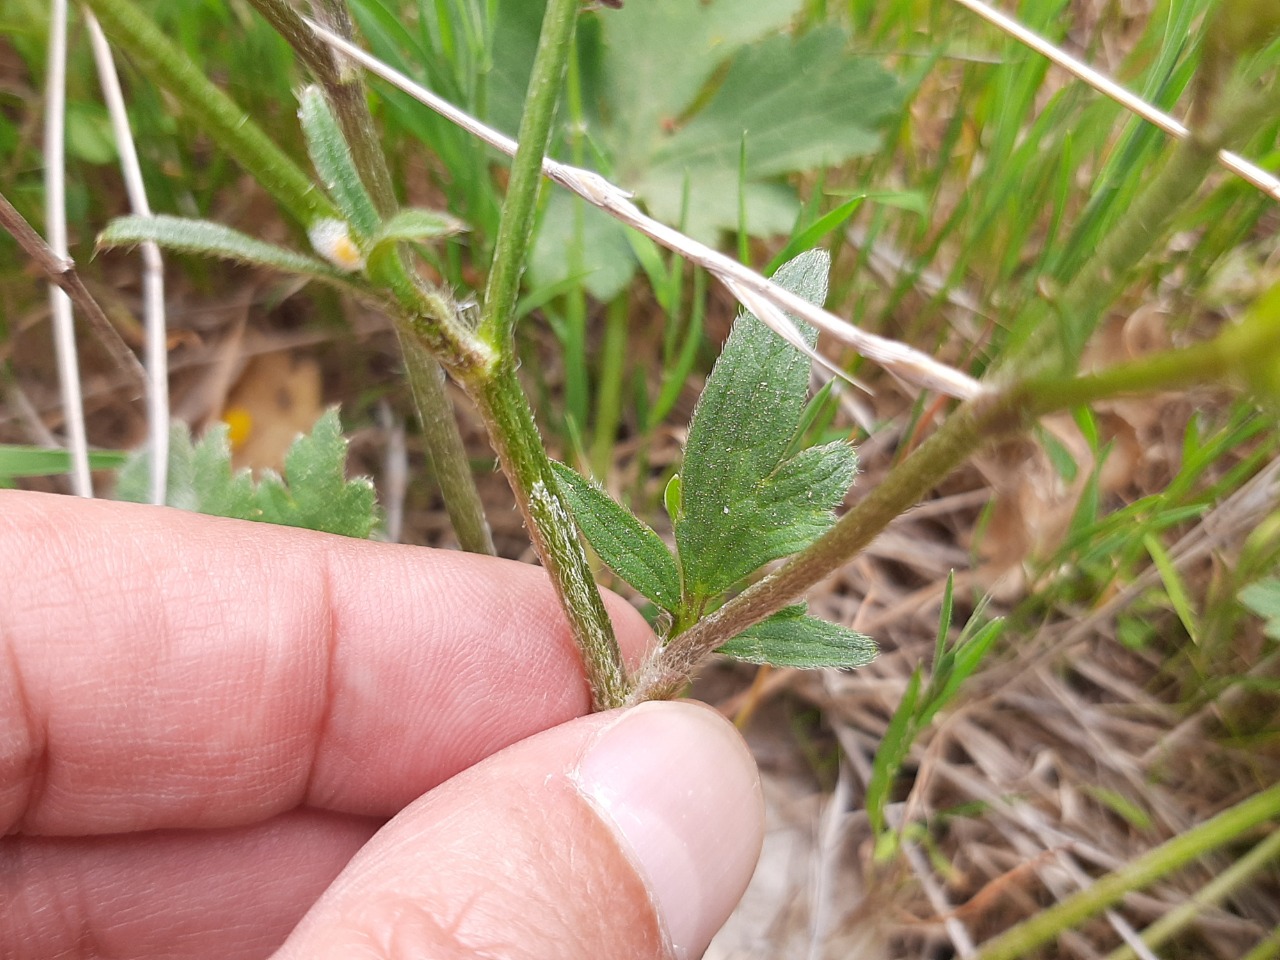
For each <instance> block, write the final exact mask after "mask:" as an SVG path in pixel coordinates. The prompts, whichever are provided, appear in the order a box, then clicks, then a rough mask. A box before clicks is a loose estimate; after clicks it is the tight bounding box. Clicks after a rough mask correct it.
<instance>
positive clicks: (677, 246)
mask: <svg viewBox="0 0 1280 960" xmlns="http://www.w3.org/2000/svg"><path fill="white" fill-rule="evenodd" d="M307 23H308V25H309V26H310V27H311V29H312V30H314V31H315V32H316V35H317V36H319V37H320V38H321V39H322V40H324V41H325V42H326V43H328V44H331V45H332V46H333V47H335V48H336V49H338V50H340V51H341V52H342V53H344V54H346V55H347V56H348V57H350V58H351V59H352V60H354V61H356V62H357V63H359V64H360V65H361V66H363V67H364V68H365V69H366V70H368V71H369V72H370V73H373V74H375V75H377V76H379V77H381V78H382V79H384V80H386V81H387V82H388V83H390V84H392V85H393V86H395V87H397V88H398V89H400V90H403V91H404V92H405V93H407V94H409V95H410V96H411V97H413V98H414V99H415V100H417V101H418V102H419V103H422V104H424V105H425V106H428V107H430V108H431V109H432V110H434V111H436V112H437V113H439V114H440V115H441V116H442V117H444V118H445V119H447V120H449V121H451V122H452V123H455V124H457V125H458V126H460V127H462V129H464V130H466V131H467V132H468V133H470V134H472V135H473V136H475V137H477V138H479V139H480V140H483V141H484V142H485V143H487V144H489V145H490V146H491V147H493V148H494V149H496V150H499V151H501V152H502V153H505V154H506V155H508V156H514V154H515V150H516V142H515V141H514V140H513V139H511V138H510V137H508V136H506V135H504V134H502V133H499V132H498V131H497V130H494V129H492V128H491V127H488V126H486V125H485V124H483V123H481V122H480V121H479V120H477V119H475V118H474V117H472V116H470V115H469V114H467V113H465V112H463V111H462V110H459V109H458V108H457V107H455V106H453V105H452V104H450V103H448V102H447V101H445V100H442V99H441V98H440V97H438V96H436V94H434V93H432V92H431V91H430V90H428V89H426V88H425V87H423V86H421V85H420V84H417V83H415V82H414V81H413V80H411V79H410V78H408V77H406V76H405V75H404V74H403V73H400V72H399V71H398V70H396V69H394V68H393V67H390V66H388V65H387V64H385V63H383V62H382V61H381V60H378V59H377V58H376V57H373V56H371V55H370V54H368V53H366V52H365V51H363V50H361V49H360V48H359V47H357V46H355V45H354V44H352V43H350V42H348V41H346V40H344V39H343V38H342V37H340V36H338V35H337V34H335V33H333V32H332V31H329V30H326V29H325V28H324V27H322V26H320V25H319V24H317V23H315V22H314V21H311V20H308V21H307ZM542 172H543V175H544V176H546V177H547V178H548V179H550V180H553V181H555V182H556V183H558V184H560V185H561V186H562V187H565V188H566V189H568V190H571V191H572V192H573V193H576V194H577V195H578V196H580V197H582V199H584V200H586V201H587V202H588V203H590V204H592V205H593V206H595V207H598V208H599V209H601V210H603V211H604V212H605V213H607V214H609V215H610V216H612V217H613V218H614V219H616V220H619V221H621V222H622V223H624V224H626V225H627V226H629V227H631V228H633V229H635V230H638V231H639V232H640V233H643V234H644V235H645V236H647V237H649V238H650V239H651V240H653V241H654V242H656V243H658V244H660V245H662V246H664V247H666V248H667V249H669V250H674V251H675V252H676V253H679V254H680V255H681V256H684V257H686V258H687V259H689V260H692V261H693V262H694V263H697V264H698V265H699V266H701V267H703V268H704V269H705V270H707V271H708V272H709V273H711V274H712V275H713V276H715V277H716V279H718V280H719V281H720V282H721V283H723V284H724V285H725V286H726V287H727V288H728V289H729V290H730V292H732V293H733V294H734V296H735V297H736V298H738V299H742V296H743V294H744V293H746V294H747V295H750V296H752V298H753V301H754V299H755V298H763V299H764V300H766V301H768V302H769V303H771V304H773V306H774V307H775V308H777V310H779V311H785V313H787V314H791V315H792V316H796V317H800V318H801V319H803V320H805V321H807V322H808V323H810V324H812V325H813V326H815V327H817V328H818V329H819V330H821V331H823V332H824V333H827V334H829V335H830V336H832V337H834V338H835V339H837V340H839V341H840V342H841V343H844V344H847V345H848V346H849V347H852V348H853V349H854V350H856V351H857V352H858V353H859V354H861V355H862V356H864V357H866V358H867V359H868V360H872V361H874V362H875V363H878V364H880V365H881V366H882V367H884V368H885V369H886V370H888V371H889V372H891V373H893V374H894V375H895V376H897V377H899V378H901V379H902V380H905V381H907V382H908V383H913V384H916V385H917V386H921V387H924V388H926V389H930V390H936V391H938V392H939V393H943V394H946V395H948V396H951V397H956V398H958V399H962V400H967V399H972V398H974V397H977V396H979V395H980V394H982V393H983V392H984V390H985V388H984V387H983V386H982V385H981V384H980V383H978V381H977V380H975V379H974V378H972V377H970V376H969V375H968V374H966V373H963V372H961V371H959V370H956V369H955V368H953V367H949V366H947V365H946V364H943V363H939V362H938V361H937V360H934V359H933V358H932V357H930V356H929V355H927V354H925V353H922V352H921V351H919V350H916V349H915V348H913V347H909V346H907V345H906V344H904V343H900V342H898V341H896V340H889V339H887V338H885V337H879V336H876V335H875V334H870V333H867V332H865V331H863V330H859V329H858V328H857V327H854V326H853V325H851V324H850V323H849V322H848V321H846V320H841V319H840V318H838V317H836V316H835V315H834V314H832V313H830V312H828V311H826V310H824V309H822V308H821V307H816V306H814V305H813V304H811V303H809V302H808V301H807V300H805V299H804V298H802V297H798V296H796V295H795V294H794V293H791V292H790V291H788V290H784V289H783V288H782V287H779V286H778V285H777V284H774V283H772V282H771V281H769V280H766V279H765V278H764V277H762V276H761V275H760V274H758V273H756V272H755V271H754V270H751V269H750V268H749V267H745V266H743V265H742V264H740V263H738V262H737V261H736V260H733V259H732V258H730V257H727V256H725V255H724V254H722V253H720V252H719V251H718V250H715V249H713V248H712V247H709V246H707V245H706V244H703V243H699V242H698V241H696V240H693V239H691V238H689V237H686V236H685V235H684V234H682V233H680V232H679V231H678V230H674V229H672V228H671V227H668V226H667V225H666V224H663V223H659V222H658V221H657V220H654V219H653V218H652V217H649V216H646V215H645V214H644V213H642V212H641V211H640V209H639V208H638V207H637V206H636V205H635V204H634V203H632V202H631V196H632V195H631V194H630V193H628V192H627V191H625V190H623V189H622V188H620V187H617V186H615V185H614V184H612V183H610V182H609V181H608V180H606V179H605V178H604V177H602V176H600V175H599V174H598V173H594V172H593V171H591V170H584V169H582V168H581V167H574V166H570V165H568V164H564V163H559V162H557V161H555V160H552V159H550V158H543V161H542ZM745 305H746V306H747V308H748V309H751V306H750V304H745ZM776 317H777V315H776V314H770V315H769V316H761V317H760V319H761V320H762V321H764V322H765V323H769V324H770V325H771V326H773V329H774V330H776V331H777V332H778V333H779V335H780V336H783V337H786V338H787V339H791V337H789V336H788V335H787V333H786V332H785V331H784V330H781V329H779V328H778V327H777V326H776V325H775V324H776ZM824 366H827V367H828V368H829V367H830V366H831V365H830V364H825V363H824ZM842 375H843V374H842Z"/></svg>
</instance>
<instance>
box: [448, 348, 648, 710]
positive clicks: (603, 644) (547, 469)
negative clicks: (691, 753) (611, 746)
mask: <svg viewBox="0 0 1280 960" xmlns="http://www.w3.org/2000/svg"><path fill="white" fill-rule="evenodd" d="M468 392H469V393H470V394H471V397H472V399H473V400H474V401H475V403H476V406H477V407H478V408H479V409H480V412H481V414H482V415H483V416H484V419H485V422H486V423H487V424H488V425H489V436H490V439H491V440H492V442H493V444H494V447H495V448H496V450H497V453H498V458H499V460H500V461H501V462H502V470H503V472H504V473H505V474H506V475H507V479H508V480H509V481H510V482H511V488H512V490H513V491H514V492H515V495H516V502H517V503H518V504H519V506H520V512H521V513H522V514H523V515H524V519H525V524H526V526H528V528H529V536H530V537H531V538H532V540H533V545H534V547H535V549H536V550H537V551H538V556H539V557H540V558H541V560H542V564H543V566H544V567H546V569H547V573H548V574H550V576H551V582H552V583H553V584H554V586H555V589H556V593H557V594H558V595H559V597H560V602H561V604H562V605H563V606H564V609H565V614H566V616H567V617H568V619H569V625H570V628H571V629H572V631H573V635H574V639H575V640H576V641H577V644H578V648H579V649H580V650H581V651H582V656H583V665H584V666H585V668H586V672H587V680H588V683H589V685H590V687H591V699H592V703H593V705H594V706H595V708H596V709H597V710H609V709H612V708H613V707H617V706H621V705H622V703H623V702H625V700H626V698H627V677H626V671H625V669H624V667H623V664H622V653H621V651H620V650H619V648H618V641H617V639H616V638H615V637H614V635H613V627H612V624H611V623H610V621H609V615H608V613H606V611H605V608H604V602H603V601H602V600H601V599H600V591H599V590H598V589H597V587H596V584H595V580H594V579H593V578H592V575H591V567H590V566H589V564H588V563H587V555H586V551H585V550H583V548H582V543H581V541H579V539H578V531H577V527H576V525H575V524H574V522H573V515H572V514H571V513H570V511H569V507H568V505H567V504H565V502H564V500H563V499H562V498H561V496H560V488H559V485H558V484H557V483H556V478H555V475H554V474H553V473H552V472H551V461H550V460H548V459H547V453H546V450H545V449H544V447H543V445H542V439H541V437H540V436H539V434H538V428H537V425H536V424H535V423H534V420H533V411H532V410H530V409H529V402H528V400H527V399H526V398H525V395H524V392H523V391H522V390H521V388H520V383H519V381H518V380H517V378H516V371H515V364H514V362H513V361H512V360H510V359H504V360H501V361H499V362H498V363H497V364H496V366H495V367H494V368H493V369H492V370H490V371H489V372H488V373H487V374H486V375H484V376H481V377H477V378H474V379H473V380H472V381H471V383H470V384H469V386H468Z"/></svg>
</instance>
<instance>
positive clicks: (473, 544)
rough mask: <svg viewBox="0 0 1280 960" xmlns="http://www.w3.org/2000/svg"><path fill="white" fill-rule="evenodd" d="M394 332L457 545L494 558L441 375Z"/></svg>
mask: <svg viewBox="0 0 1280 960" xmlns="http://www.w3.org/2000/svg"><path fill="white" fill-rule="evenodd" d="M396 333H397V334H398V336H399V339H400V349H401V351H402V352H403V353H404V365H405V373H406V375H407V376H408V378H409V389H410V390H411V391H412V392H413V400H414V406H416V407H417V410H418V422H419V423H420V424H421V425H422V439H423V442H424V443H425V444H426V447H427V456H428V457H429V458H430V460H431V469H432V470H433V471H435V475H436V483H437V484H439V486H440V492H441V495H442V496H443V497H444V506H445V510H446V511H448V513H449V522H450V523H451V524H453V532H454V533H455V534H456V535H457V537H458V544H459V546H461V547H462V549H463V550H466V551H467V552H468V553H484V554H488V555H489V556H493V555H494V554H495V553H496V552H497V551H496V550H495V549H494V547H493V536H492V534H491V533H490V531H489V521H488V520H487V519H486V518H485V515H484V505H483V504H482V503H481V502H480V492H479V491H478V490H477V489H476V482H475V477H474V476H472V473H471V464H470V462H469V461H468V459H467V450H466V447H465V446H464V444H463V442H462V434H461V433H459V432H458V419H457V417H456V416H455V415H454V411H453V404H452V403H450V402H449V395H448V394H447V393H446V392H445V383H444V371H443V370H442V369H441V367H440V364H438V363H436V361H435V358H434V357H432V356H431V354H430V353H428V352H427V350H426V348H425V347H424V346H423V345H422V343H421V342H419V340H418V339H417V337H415V336H413V334H412V332H410V331H408V330H407V329H405V328H404V326H403V325H402V324H396Z"/></svg>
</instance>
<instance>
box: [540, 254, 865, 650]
mask: <svg viewBox="0 0 1280 960" xmlns="http://www.w3.org/2000/svg"><path fill="white" fill-rule="evenodd" d="M829 266H830V264H829V260H828V258H827V256H826V254H825V253H823V252H820V251H810V252H807V253H802V254H800V255H799V256H798V257H796V258H795V259H794V260H791V261H790V262H788V263H786V264H785V265H783V267H782V268H781V269H780V270H779V271H778V273H777V275H776V277H775V279H776V280H777V282H778V283H780V284H781V285H782V286H784V287H786V288H787V289H788V290H791V291H792V292H794V293H796V294H798V295H800V296H803V297H805V298H806V299H808V300H809V301H810V302H812V303H815V304H821V303H822V301H823V300H824V299H825V297H826V287H827V272H828V269H829ZM799 328H800V336H802V337H803V338H804V342H805V343H806V344H807V345H808V346H809V347H810V348H812V346H813V344H814V343H815V342H816V340H817V333H816V331H814V330H813V329H812V328H810V327H808V326H806V325H804V324H800V325H799ZM808 389H809V358H808V357H807V356H806V354H805V353H803V352H802V351H801V350H800V349H798V348H797V346H795V345H794V344H791V343H788V342H787V341H786V340H784V339H783V338H782V337H780V336H779V335H778V334H776V333H775V332H773V331H772V330H771V329H769V328H768V327H767V326H765V325H764V324H763V323H762V322H761V321H760V320H758V319H757V318H756V317H754V316H752V315H751V314H749V313H743V314H742V315H741V316H740V317H739V318H738V319H737V321H736V322H735V323H734V326H733V329H732V331H731V332H730V334H729V340H728V342H727V343H726V344H725V348H724V351H723V352H722V353H721V355H720V359H719V360H718V361H717V362H716V365H715V368H714V369H713V370H712V372H711V376H710V377H709V378H708V380H707V384H706V387H705V388H704V390H703V393H702V396H701V398H700V399H699V401H698V405H697V408H696V409H695V411H694V415H693V423H692V425H691V426H690V429H689V442H688V444H687V445H686V447H685V457H684V465H683V468H682V472H681V473H680V474H678V475H677V476H675V477H673V478H672V480H671V482H670V483H669V484H668V485H667V489H666V492H665V494H664V502H665V504H666V507H667V511H668V513H669V514H670V516H671V519H672V523H673V525H674V527H675V539H676V547H677V549H676V554H675V555H674V556H673V555H672V552H671V550H669V549H668V547H667V545H666V544H665V543H663V541H662V538H661V537H659V536H658V534H657V533H655V532H654V531H653V530H652V529H650V528H649V527H648V526H646V525H645V524H644V523H643V522H641V521H640V520H639V519H637V518H636V517H635V516H633V515H632V514H631V513H630V512H629V511H627V510H626V509H625V508H624V507H622V506H621V505H619V504H617V503H615V502H614V501H613V500H612V499H610V498H609V496H608V495H607V494H606V493H605V492H604V491H603V490H602V489H601V488H599V487H598V486H596V485H595V484H592V483H590V482H588V481H587V480H585V479H584V478H582V477H581V476H579V475H578V474H576V473H575V472H574V471H573V470H571V469H570V468H568V467H566V466H564V465H563V464H556V465H555V470H556V475H557V478H558V479H559V481H560V484H561V488H562V490H563V491H564V495H565V498H566V500H568V502H569V503H570V505H571V507H572V508H573V511H574V513H575V515H576V517H577V519H578V524H579V526H580V527H581V529H582V532H583V535H584V536H585V537H586V538H587V540H588V541H589V542H590V543H591V545H592V547H593V548H594V549H595V551H596V553H598V554H599V555H600V558H601V560H603V561H604V562H605V563H606V564H607V565H608V566H609V567H610V568H611V569H612V570H613V571H614V572H615V573H617V574H618V576H620V577H621V578H622V579H624V580H626V581H627V582H628V583H630V584H631V585H632V586H633V587H635V588H636V589H637V590H638V591H639V592H640V593H642V594H644V596H646V597H648V598H649V599H650V600H652V601H653V602H654V603H655V604H657V605H658V606H659V607H661V608H662V609H663V610H666V611H667V612H668V613H670V614H671V615H672V617H673V618H674V619H673V627H672V629H673V631H674V632H676V633H678V632H679V631H680V630H682V629H684V628H686V627H688V626H689V625H691V624H692V623H693V622H695V621H696V620H697V619H698V618H699V617H700V616H702V615H703V614H704V613H705V612H706V611H707V610H708V608H710V607H713V606H716V605H718V604H719V603H721V602H723V600H724V598H725V596H726V595H727V594H728V593H729V592H730V591H732V590H735V589H737V588H738V587H740V586H741V585H742V583H743V581H744V580H745V579H746V578H747V577H749V576H750V575H751V574H752V573H754V572H755V571H756V570H758V569H759V568H760V567H762V566H763V565H764V564H766V563H769V562H770V561H772V560H776V559H779V558H781V557H785V556H788V555H790V554H792V553H794V552H796V551H798V550H802V549H804V548H805V547H807V546H808V545H809V544H810V543H812V542H813V541H814V540H815V539H816V538H817V537H819V536H821V535H822V534H823V533H824V532H825V531H826V530H827V529H829V528H830V526H831V524H832V523H833V522H834V519H835V517H834V513H833V509H834V507H835V506H836V504H837V503H839V501H840V500H841V499H842V498H843V497H844V495H845V493H846V491H847V490H848V489H849V485H850V484H851V483H852V482H853V478H854V474H855V472H856V468H857V458H856V456H855V454H854V451H853V448H852V447H851V446H849V444H848V443H846V442H845V441H843V440H838V441H835V442H833V443H827V444H823V445H820V446H815V447H806V448H801V449H799V451H798V452H797V453H795V454H794V455H788V454H789V451H791V450H793V449H795V448H796V446H797V442H798V440H799V439H800V434H801V431H802V428H803V425H804V421H805V408H806V405H807V404H806V398H807V396H808ZM668 639H670V638H668ZM718 652H720V653H723V654H725V655H727V656H730V657H734V658H736V659H739V660H745V661H748V662H750V663H768V664H773V665H775V666H781V667H798V668H802V669H807V668H817V667H857V666H862V665H864V664H866V663H868V662H869V661H870V660H871V659H872V658H873V657H874V656H875V645H874V644H873V643H872V641H871V640H870V639H868V638H867V637H864V636H862V635H861V634H858V633H855V632H853V631H851V630H848V629H846V628H845V627H842V626H839V625H837V624H833V623H827V622H825V621H823V620H819V619H817V618H815V617H810V616H807V615H806V614H805V612H804V607H803V606H791V607H788V608H786V609H784V610H781V611H779V612H778V613H775V614H774V615H773V616H771V617H768V618H766V619H765V620H763V621H762V622H760V623H757V624H756V625H755V626H752V627H750V628H748V629H747V630H745V631H743V632H741V633H740V634H738V635H737V636H736V637H733V638H732V639H731V640H729V641H728V642H727V643H725V644H724V645H722V646H721V647H720V648H719V651H718Z"/></svg>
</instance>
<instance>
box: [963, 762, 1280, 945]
mask: <svg viewBox="0 0 1280 960" xmlns="http://www.w3.org/2000/svg"><path fill="white" fill-rule="evenodd" d="M1276 816H1280V784H1277V785H1275V786H1272V787H1270V788H1269V789H1267V790H1264V791H1262V792H1261V793H1258V794H1255V795H1254V796H1252V797H1250V798H1249V799H1248V800H1244V801H1242V802H1241V803H1238V804H1236V805H1235V806H1234V807H1231V808H1230V809H1228V810H1224V811H1223V812H1222V813H1220V814H1218V815H1217V816H1216V817H1213V818H1212V819H1209V820H1206V821H1205V822H1204V823H1202V824H1200V825H1199V826H1197V827H1193V828H1192V829H1190V830H1188V831H1187V832H1186V833H1182V834H1179V835H1178V836H1176V837H1174V838H1172V839H1171V840H1168V841H1166V842H1165V843H1162V844H1161V845H1160V846H1158V847H1156V848H1155V849H1154V850H1151V851H1149V852H1147V853H1146V854H1144V855H1143V856H1141V857H1139V858H1138V859H1137V860H1134V861H1133V862H1132V863H1130V864H1129V865H1128V866H1125V867H1122V868H1121V869H1119V870H1117V871H1115V872H1114V873H1109V874H1107V875H1106V876H1105V877H1102V878H1101V879H1099V880H1097V881H1096V882H1095V883H1093V884H1092V885H1091V886H1090V887H1088V888H1087V889H1085V890H1081V891H1080V892H1079V893H1077V894H1075V895H1074V896H1071V897H1068V898H1067V899H1066V900H1063V901H1062V902H1061V903H1059V904H1058V905H1057V906H1053V907H1050V908H1049V909H1048V910H1043V911H1041V912H1040V913H1038V914H1036V915H1035V916H1034V917H1032V918H1031V919H1029V920H1027V921H1025V922H1023V923H1020V924H1018V926H1016V927H1014V928H1013V929H1012V930H1009V931H1006V932H1005V933H1003V934H1001V935H1000V936H998V937H996V938H995V939H994V940H989V941H988V942H987V943H986V944H985V945H984V946H983V948H982V949H981V950H980V951H979V952H978V955H977V958H976V960H1018V958H1019V957H1026V956H1029V955H1030V954H1031V952H1032V951H1033V950H1035V949H1036V948H1037V947H1039V946H1041V945H1042V944H1045V943H1048V942H1049V941H1051V940H1053V939H1054V938H1056V937H1057V936H1058V935H1059V934H1061V933H1062V932H1064V931H1066V930H1070V929H1072V928H1073V927H1075V926H1076V925H1077V924H1079V923H1081V922H1082V921H1084V920H1086V919H1088V918H1089V917H1091V916H1094V915H1095V914H1097V913H1100V912H1102V911H1103V910H1105V909H1107V908H1108V907H1110V906H1113V905H1114V904H1116V903H1119V902H1120V900H1122V899H1123V898H1124V897H1125V895H1126V894H1129V893H1132V892H1133V891H1135V890H1141V889H1142V888H1144V887H1146V886H1148V885H1150V884H1151V883H1154V882H1155V881H1157V880H1160V879H1161V878H1163V877H1167V876H1169V875H1170V874H1171V873H1173V872H1174V871H1176V870H1180V869H1181V868H1182V867H1185V866H1186V865H1187V864H1189V863H1191V862H1192V861H1194V860H1196V859H1198V858H1199V857H1201V856H1203V855H1204V854H1206V853H1208V852H1209V851H1210V850H1214V849H1216V848H1218V847H1221V846H1223V845H1224V844H1227V843H1230V842H1232V841H1234V840H1237V839H1239V838H1240V837H1242V836H1243V835H1245V834H1246V833H1248V832H1249V831H1251V830H1253V829H1255V828H1256V827H1258V826H1259V825H1261V824H1263V823H1266V822H1267V821H1268V820H1270V819H1272V818H1273V817H1276Z"/></svg>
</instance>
